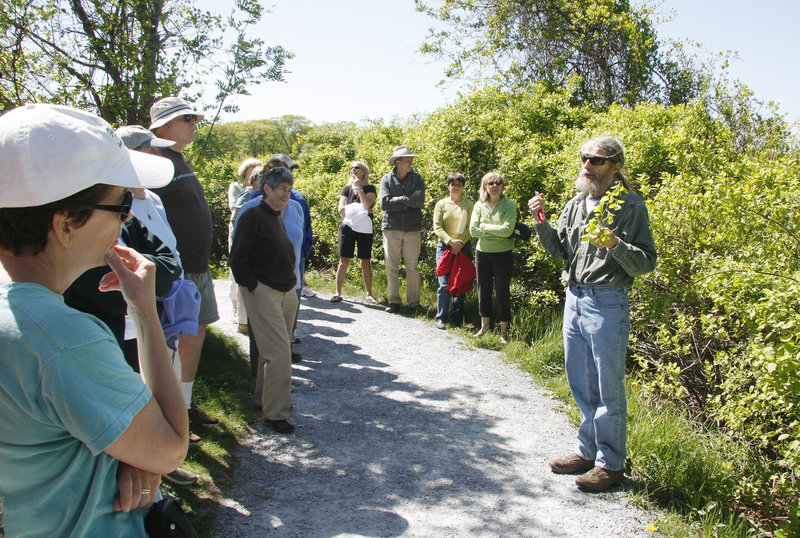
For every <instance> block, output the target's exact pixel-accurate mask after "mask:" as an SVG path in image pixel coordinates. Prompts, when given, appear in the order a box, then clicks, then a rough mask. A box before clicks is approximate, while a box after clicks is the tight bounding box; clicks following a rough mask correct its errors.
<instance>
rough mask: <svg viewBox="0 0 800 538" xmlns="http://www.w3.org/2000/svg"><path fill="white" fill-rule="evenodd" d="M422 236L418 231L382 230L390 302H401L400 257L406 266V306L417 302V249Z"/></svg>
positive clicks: (415, 304)
mask: <svg viewBox="0 0 800 538" xmlns="http://www.w3.org/2000/svg"><path fill="white" fill-rule="evenodd" d="M421 246H422V238H421V236H420V233H419V231H414V232H401V231H399V230H383V255H384V259H385V260H386V289H387V291H388V292H389V303H390V304H401V303H402V301H401V300H400V258H401V256H402V258H403V263H404V264H405V266H406V278H407V279H408V281H407V282H406V299H407V301H408V306H412V307H413V306H417V305H418V304H419V271H418V270H417V265H418V263H419V249H420V247H421Z"/></svg>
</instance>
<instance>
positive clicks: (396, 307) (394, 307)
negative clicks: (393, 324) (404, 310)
mask: <svg viewBox="0 0 800 538" xmlns="http://www.w3.org/2000/svg"><path fill="white" fill-rule="evenodd" d="M384 310H385V311H386V312H389V313H390V314H396V313H398V312H400V305H399V304H397V303H389V306H387V307H386V308H384Z"/></svg>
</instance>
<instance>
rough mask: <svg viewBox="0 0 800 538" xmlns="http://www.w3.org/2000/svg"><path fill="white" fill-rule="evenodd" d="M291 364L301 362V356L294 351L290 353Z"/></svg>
mask: <svg viewBox="0 0 800 538" xmlns="http://www.w3.org/2000/svg"><path fill="white" fill-rule="evenodd" d="M292 362H293V363H297V362H303V356H302V355H301V354H299V353H295V352H294V351H292Z"/></svg>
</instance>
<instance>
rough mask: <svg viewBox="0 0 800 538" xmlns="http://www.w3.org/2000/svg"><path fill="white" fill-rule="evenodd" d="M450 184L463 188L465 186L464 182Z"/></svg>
mask: <svg viewBox="0 0 800 538" xmlns="http://www.w3.org/2000/svg"><path fill="white" fill-rule="evenodd" d="M450 186H451V187H459V188H463V187H464V184H463V183H455V182H453V183H451V184H450Z"/></svg>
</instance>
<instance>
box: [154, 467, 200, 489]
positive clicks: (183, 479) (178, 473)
mask: <svg viewBox="0 0 800 538" xmlns="http://www.w3.org/2000/svg"><path fill="white" fill-rule="evenodd" d="M162 476H163V478H164V482H167V483H169V484H172V485H173V486H182V487H186V486H191V485H193V484H195V483H196V482H197V475H196V474H194V473H192V472H190V471H187V470H186V469H181V468H180V467H178V468H177V469H175V470H174V471H172V472H171V473H167V474H165V475H162Z"/></svg>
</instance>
